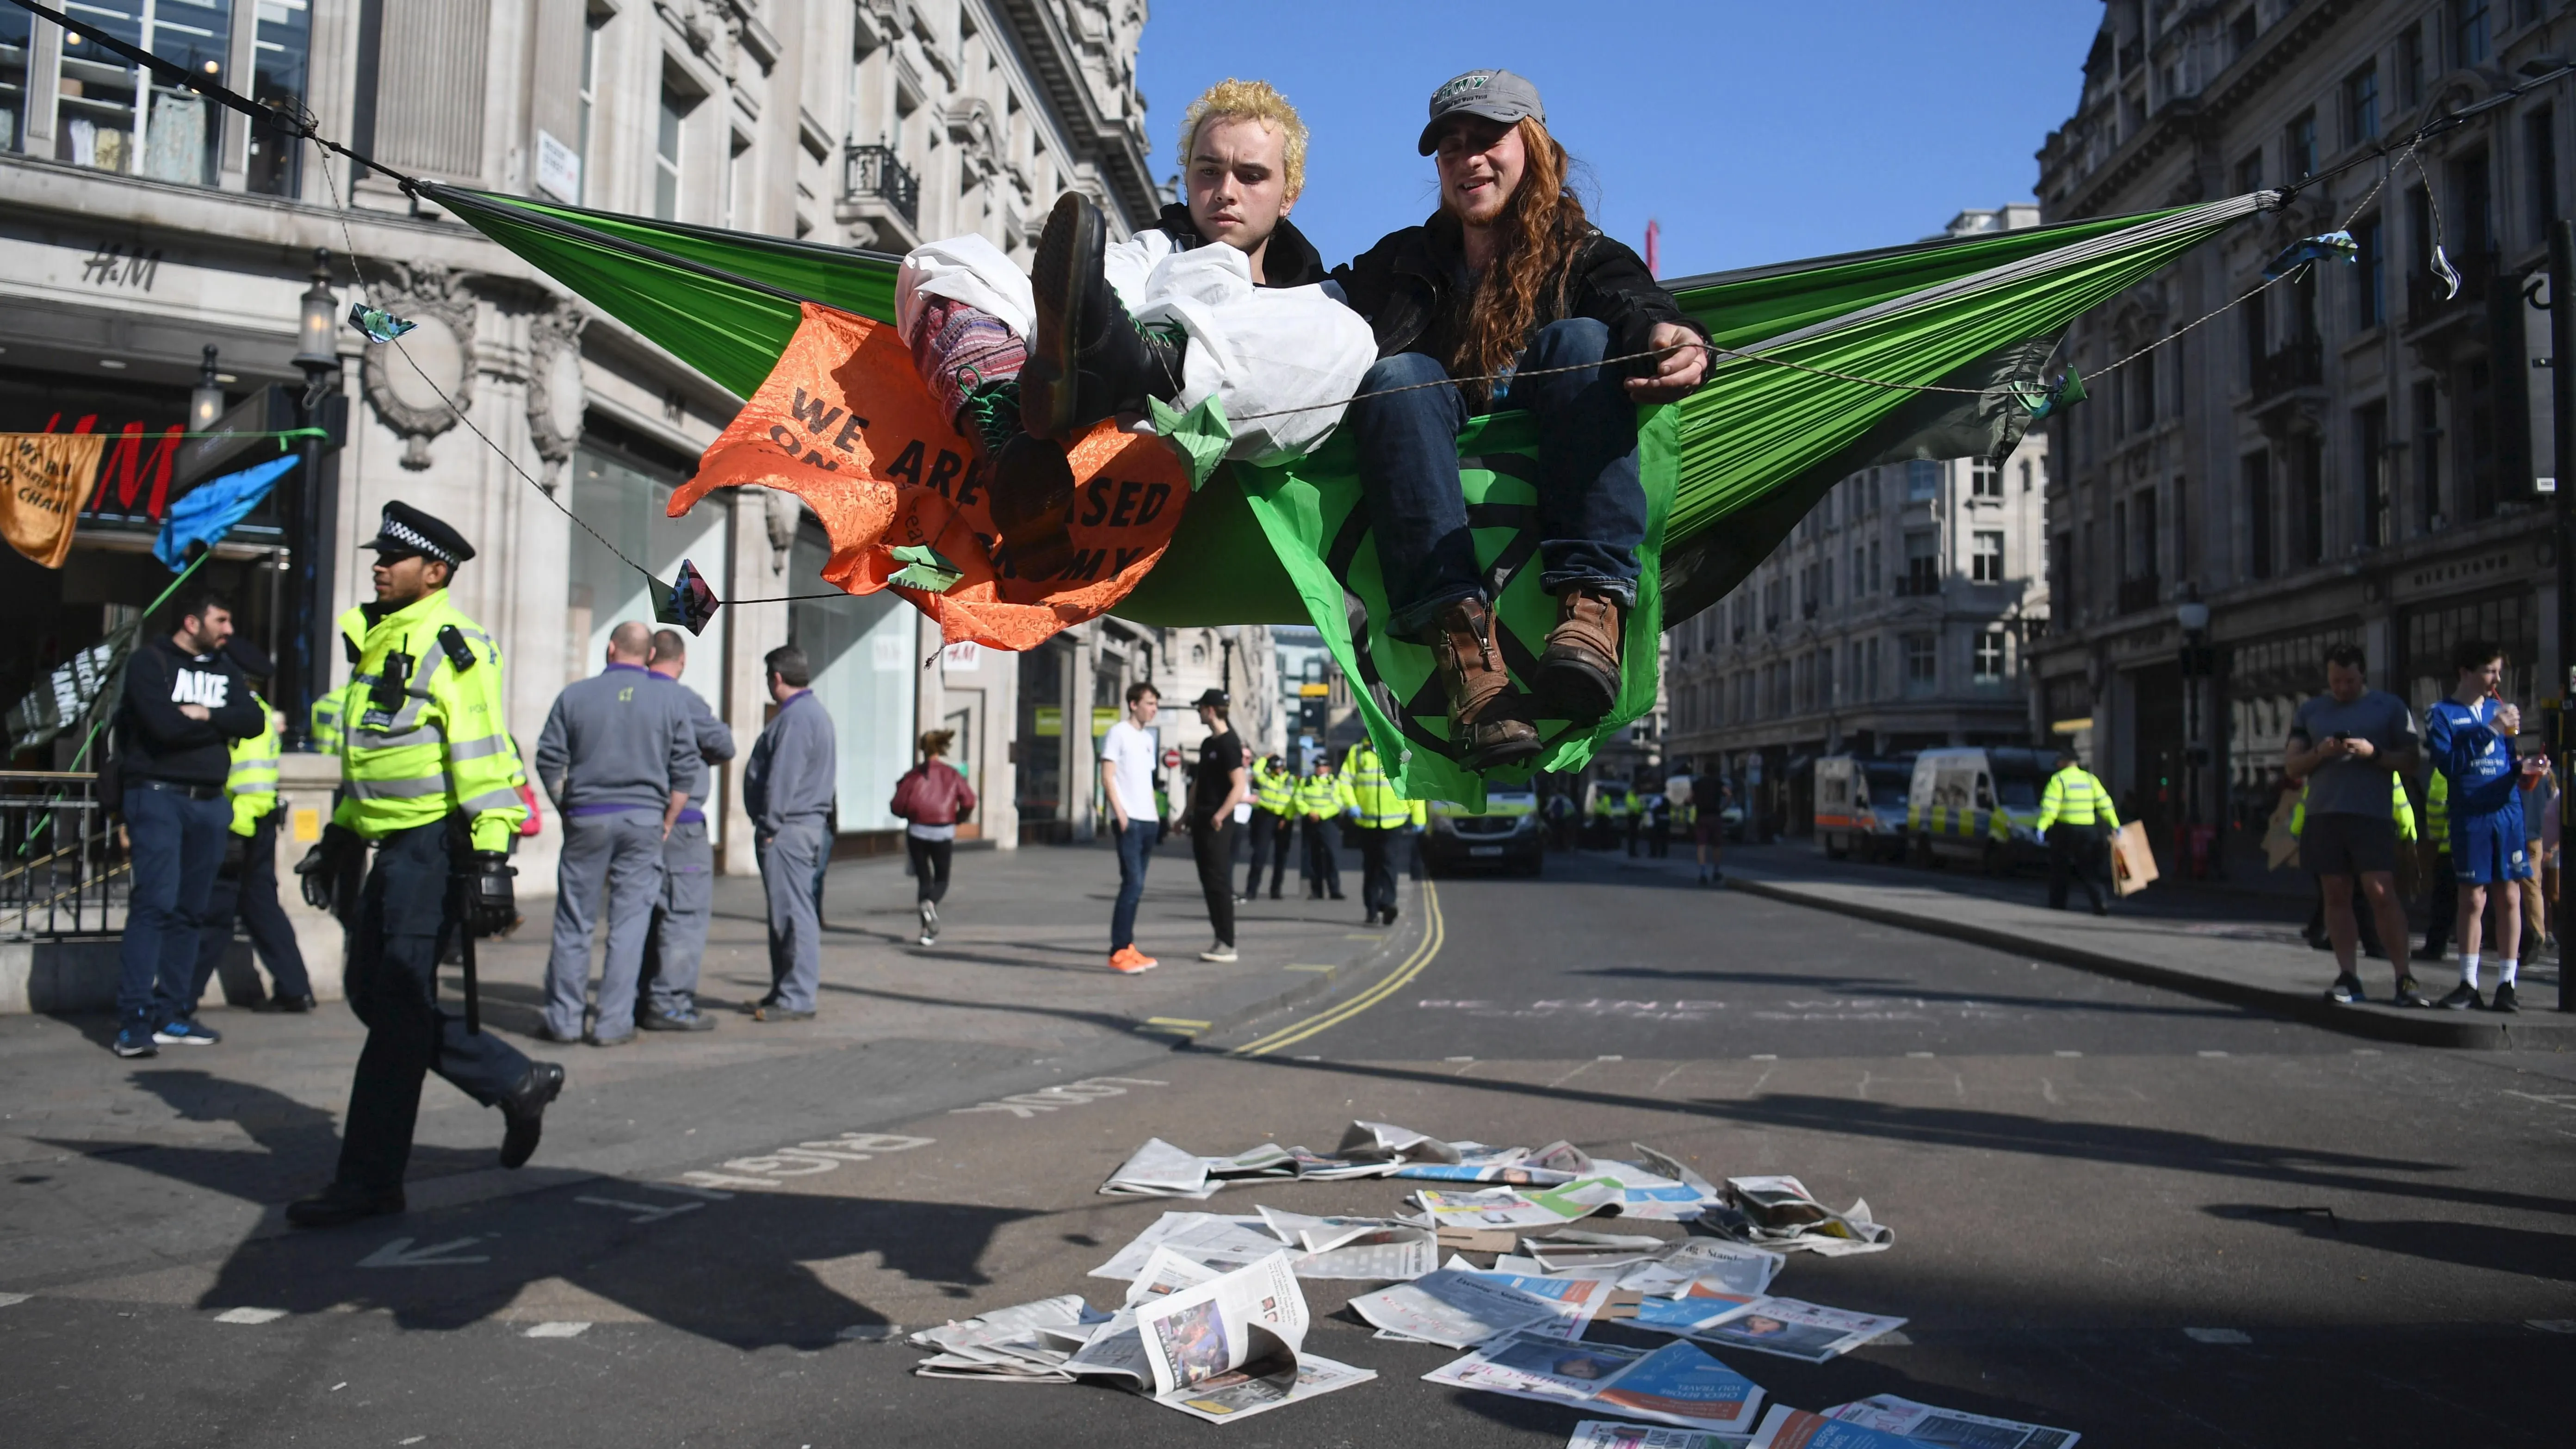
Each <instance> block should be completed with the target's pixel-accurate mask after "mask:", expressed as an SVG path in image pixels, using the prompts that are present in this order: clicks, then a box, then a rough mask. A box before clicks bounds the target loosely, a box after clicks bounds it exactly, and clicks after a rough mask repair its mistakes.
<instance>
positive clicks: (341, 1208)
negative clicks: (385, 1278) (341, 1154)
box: [286, 1182, 403, 1228]
mask: <svg viewBox="0 0 2576 1449" xmlns="http://www.w3.org/2000/svg"><path fill="white" fill-rule="evenodd" d="M402 1210H403V1195H402V1189H401V1188H393V1189H391V1190H389V1191H384V1192H379V1191H376V1190H375V1189H373V1188H365V1187H356V1186H353V1185H351V1184H349V1183H345V1182H335V1183H333V1184H331V1185H330V1186H329V1187H326V1188H324V1189H323V1190H322V1192H321V1195H320V1196H317V1197H308V1198H306V1199H304V1200H303V1201H301V1202H291V1203H288V1204H287V1205H286V1220H287V1221H288V1222H290V1223H293V1224H295V1225H296V1226H297V1227H299V1228H336V1227H340V1226H343V1225H344V1224H348V1223H354V1222H359V1221H361V1220H363V1219H366V1218H380V1217H384V1216H386V1215H387V1214H390V1213H398V1212H401V1211H402Z"/></svg>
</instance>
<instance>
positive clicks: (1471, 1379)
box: [1423, 1332, 1762, 1436]
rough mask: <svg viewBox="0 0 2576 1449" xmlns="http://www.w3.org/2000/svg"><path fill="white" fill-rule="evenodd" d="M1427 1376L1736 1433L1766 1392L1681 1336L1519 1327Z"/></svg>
mask: <svg viewBox="0 0 2576 1449" xmlns="http://www.w3.org/2000/svg"><path fill="white" fill-rule="evenodd" d="M1423 1378H1424V1379H1425V1380H1426V1381H1428V1382H1431V1383H1435V1384H1448V1385H1451V1386H1452V1387H1456V1388H1462V1389H1483V1390H1485V1391H1487V1392H1489V1393H1497V1394H1509V1395H1511V1396H1513V1397H1515V1398H1523V1399H1538V1400H1542V1401H1544V1402H1548V1403H1558V1404H1581V1405H1586V1406H1594V1407H1599V1408H1602V1409H1606V1410H1609V1411H1611V1412H1613V1413H1617V1414H1621V1415H1624V1416H1626V1417H1629V1418H1636V1419H1651V1420H1654V1421H1656V1422H1658V1423H1666V1424H1677V1425H1679V1426H1681V1427H1683V1428H1685V1429H1703V1430H1708V1431H1710V1432H1714V1433H1720V1434H1728V1435H1733V1436H1741V1435H1743V1434H1745V1433H1746V1432H1747V1427H1746V1426H1749V1425H1751V1424H1752V1423H1753V1422H1754V1420H1755V1418H1756V1416H1757V1415H1758V1414H1759V1412H1760V1410H1761V1406H1762V1390H1761V1388H1760V1387H1759V1386H1758V1385H1756V1384H1755V1383H1753V1381H1752V1380H1750V1379H1747V1378H1745V1377H1744V1376H1743V1375H1741V1374H1739V1373H1737V1372H1735V1371H1734V1370H1733V1369H1730V1368H1728V1367H1727V1366H1726V1365H1724V1364H1722V1363H1719V1362H1718V1361H1717V1360H1716V1359H1714V1358H1711V1357H1709V1356H1708V1355H1707V1354H1705V1353H1703V1352H1701V1351H1700V1350H1699V1349H1698V1348H1696V1347H1694V1346H1692V1345H1690V1344H1688V1343H1678V1342H1677V1343H1668V1344H1666V1345H1664V1346H1663V1347H1662V1348H1658V1349H1654V1350H1652V1351H1648V1350H1646V1349H1641V1348H1630V1347H1627V1346H1625V1345H1620V1344H1606V1343H1567V1342H1564V1341H1562V1340H1559V1339H1554V1338H1549V1337H1547V1336H1545V1335H1543V1334H1536V1333H1526V1332H1524V1333H1516V1334H1512V1335H1510V1336H1509V1337H1506V1338H1498V1339H1496V1340H1494V1341H1493V1342H1491V1343H1488V1344H1486V1345H1485V1346H1484V1347H1482V1348H1480V1349H1478V1350H1476V1351H1475V1352H1474V1353H1471V1354H1469V1355H1468V1356H1467V1357H1465V1358H1462V1359H1460V1360H1458V1361H1457V1362H1455V1363H1451V1364H1447V1365H1444V1366H1443V1367H1441V1368H1437V1369H1434V1370H1432V1371H1431V1372H1430V1373H1427V1374H1424V1375H1423Z"/></svg>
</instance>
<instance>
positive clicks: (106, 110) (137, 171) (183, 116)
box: [54, 0, 232, 186]
mask: <svg viewBox="0 0 2576 1449" xmlns="http://www.w3.org/2000/svg"><path fill="white" fill-rule="evenodd" d="M80 10H81V18H82V19H83V20H85V21H88V22H89V23H91V24H93V25H96V26H97V27H98V28H99V29H101V30H104V31H106V32H107V33H108V34H110V35H113V36H115V37H116V38H117V39H119V40H122V41H125V42H126V43H127V44H129V45H133V46H136V47H139V48H141V49H143V50H147V51H149V52H151V53H152V54H153V55H156V56H159V57H160V58H162V59H163V60H167V61H169V62H171V63H172V64H174V65H177V66H178V67H179V68H181V69H182V70H185V71H187V72H188V73H190V74H192V75H203V76H205V77H206V78H207V79H209V80H214V81H220V82H223V83H225V84H227V85H229V84H231V82H232V77H231V76H229V75H227V74H226V73H225V60H226V57H227V53H228V52H229V51H230V49H231V36H232V7H231V5H230V4H228V3H224V0H98V3H88V4H83V5H82V6H81V7H80ZM56 88H57V89H56V94H57V96H58V97H59V99H58V100H57V101H56V103H55V118H54V159H55V160H57V161H68V162H70V163H71V164H73V165H75V166H88V167H94V168H96V169H97V170H100V171H115V172H119V173H122V174H124V175H128V176H146V177H150V178H152V179H153V180H156V181H176V182H181V183H184V184H186V185H191V186H212V185H214V184H215V168H216V164H217V161H218V159H219V157H220V155H221V152H222V147H223V121H222V115H221V113H220V112H219V111H218V110H217V108H216V106H215V104H214V103H213V102H212V101H209V100H207V99H206V98H205V97H204V96H201V95H199V94H197V93H196V92H195V91H190V90H182V89H179V88H177V87H175V86H168V85H164V84H162V83H160V82H159V81H156V80H154V79H152V77H150V76H149V75H147V74H145V73H144V72H143V70H142V68H141V67H139V66H134V65H129V64H127V63H126V62H125V61H124V60H123V59H122V58H121V57H119V56H116V55H114V54H111V53H109V52H108V51H107V49H106V48H105V47H103V46H100V45H98V44H96V43H94V42H92V41H88V40H84V39H82V38H81V37H80V36H77V35H73V34H70V33H68V32H66V33H65V34H64V36H63V59H62V70H61V72H60V76H59V78H58V80H57V81H56Z"/></svg>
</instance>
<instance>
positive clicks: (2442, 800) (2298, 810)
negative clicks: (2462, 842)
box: [2290, 770, 2451, 851]
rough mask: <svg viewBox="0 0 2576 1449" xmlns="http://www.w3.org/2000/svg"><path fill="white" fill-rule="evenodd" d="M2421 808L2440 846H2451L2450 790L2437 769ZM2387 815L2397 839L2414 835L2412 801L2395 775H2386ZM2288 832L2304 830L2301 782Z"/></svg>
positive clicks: (2305, 811)
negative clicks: (2394, 822) (2395, 830)
mask: <svg viewBox="0 0 2576 1449" xmlns="http://www.w3.org/2000/svg"><path fill="white" fill-rule="evenodd" d="M2425 809H2426V810H2427V811H2428V812H2429V813H2430V814H2431V815H2432V817H2433V831H2434V834H2435V836H2436V837H2438V838H2439V839H2440V840H2441V842H2442V849H2444V850H2446V851H2447V850H2449V849H2450V848H2451V833H2450V828H2449V820H2450V813H2451V792H2450V791H2449V789H2447V788H2446V787H2445V786H2444V785H2443V783H2442V772H2441V771H2439V770H2435V771H2434V772H2433V785H2432V790H2431V792H2428V793H2427V796H2426V801H2425ZM2388 814H2389V817H2390V818H2391V819H2393V820H2395V821H2396V822H2397V838H2398V839H2400V840H2413V839H2414V838H2415V802H2414V801H2412V800H2409V799H2407V798H2406V781H2405V780H2404V779H2402V778H2400V777H2398V776H2395V775H2391V776H2389V777H2388ZM2290 833H2291V834H2292V835H2305V834H2307V833H2308V787H2307V785H2306V784H2305V783H2302V784H2301V785H2300V786H2299V803H2298V804H2296V805H2293V806H2291V807H2290Z"/></svg>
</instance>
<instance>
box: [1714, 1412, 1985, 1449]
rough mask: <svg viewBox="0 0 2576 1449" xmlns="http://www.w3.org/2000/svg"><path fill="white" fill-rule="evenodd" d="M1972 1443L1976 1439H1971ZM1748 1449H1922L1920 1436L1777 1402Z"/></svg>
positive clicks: (1764, 1418)
mask: <svg viewBox="0 0 2576 1449" xmlns="http://www.w3.org/2000/svg"><path fill="white" fill-rule="evenodd" d="M1972 1442H1973V1441H1972ZM1746 1449H1923V1443H1922V1441H1921V1440H1918V1439H1908V1438H1906V1437H1905V1436H1904V1435H1902V1434H1890V1433H1887V1432H1885V1431H1883V1430H1879V1429H1872V1428H1868V1427H1865V1426H1863V1425H1860V1424H1846V1423H1844V1422H1842V1421H1841V1420H1839V1419H1828V1418H1826V1417H1825V1416H1824V1415H1822V1414H1810V1413H1808V1412H1807V1411H1806V1410H1804V1409H1792V1408H1790V1407H1788V1406H1787V1405H1785V1404H1775V1405H1773V1406H1772V1409H1771V1412H1770V1413H1769V1414H1766V1415H1764V1416H1763V1419H1762V1427H1761V1428H1760V1429H1758V1430H1755V1431H1754V1434H1753V1442H1752V1443H1751V1444H1749V1445H1747V1446H1746Z"/></svg>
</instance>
